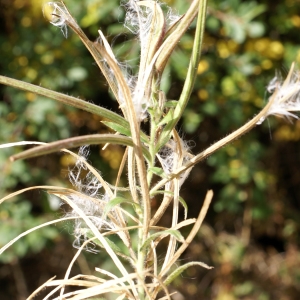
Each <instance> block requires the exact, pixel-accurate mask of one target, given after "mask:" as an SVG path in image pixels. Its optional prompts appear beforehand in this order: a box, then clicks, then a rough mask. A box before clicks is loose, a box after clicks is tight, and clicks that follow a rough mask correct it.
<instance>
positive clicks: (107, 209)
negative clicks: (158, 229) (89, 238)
mask: <svg viewBox="0 0 300 300" xmlns="http://www.w3.org/2000/svg"><path fill="white" fill-rule="evenodd" d="M121 203H128V204H132V205H133V206H134V207H137V208H138V209H140V205H138V204H137V203H135V202H133V201H130V200H128V199H125V198H123V197H116V198H114V199H112V200H110V201H109V202H107V204H106V205H105V207H104V212H103V218H105V217H106V215H107V214H108V213H109V212H110V211H111V210H112V209H113V208H114V207H115V206H116V205H118V204H121Z"/></svg>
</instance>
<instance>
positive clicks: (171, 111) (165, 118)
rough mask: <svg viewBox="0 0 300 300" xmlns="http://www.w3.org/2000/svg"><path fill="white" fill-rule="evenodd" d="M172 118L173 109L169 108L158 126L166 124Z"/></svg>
mask: <svg viewBox="0 0 300 300" xmlns="http://www.w3.org/2000/svg"><path fill="white" fill-rule="evenodd" d="M173 118H174V109H172V108H171V109H170V110H169V111H168V113H167V115H166V116H165V117H164V118H163V119H162V120H161V121H160V122H159V123H158V126H161V125H164V124H168V123H169V122H170V121H172V120H173Z"/></svg>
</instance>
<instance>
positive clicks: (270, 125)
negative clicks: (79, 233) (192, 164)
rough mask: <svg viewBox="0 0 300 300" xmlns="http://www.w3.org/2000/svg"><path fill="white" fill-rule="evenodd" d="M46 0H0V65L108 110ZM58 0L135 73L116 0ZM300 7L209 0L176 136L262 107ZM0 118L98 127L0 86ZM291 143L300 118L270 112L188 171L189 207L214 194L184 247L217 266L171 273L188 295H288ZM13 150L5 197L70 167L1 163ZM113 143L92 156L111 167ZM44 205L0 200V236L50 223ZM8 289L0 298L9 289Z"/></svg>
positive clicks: (8, 138) (199, 136)
mask: <svg viewBox="0 0 300 300" xmlns="http://www.w3.org/2000/svg"><path fill="white" fill-rule="evenodd" d="M42 2H46V1H37V0H27V1H24V0H14V1H5V0H0V5H1V7H3V9H2V10H1V11H0V15H1V19H3V20H4V24H5V26H4V27H3V28H2V31H1V34H0V53H1V58H2V59H1V62H0V72H1V74H3V75H6V76H11V77H13V78H16V79H20V80H24V81H27V82H31V83H35V84H39V85H42V86H44V87H47V88H51V89H54V90H57V91H60V92H64V93H67V94H72V95H75V96H79V97H81V98H82V99H87V100H89V101H93V102H94V103H97V104H100V105H102V106H104V107H108V108H110V109H114V110H116V111H117V110H118V108H117V107H116V103H115V102H114V100H112V99H110V98H109V95H108V92H107V91H106V89H107V87H106V85H105V82H104V78H103V76H102V75H101V74H100V72H99V70H98V68H97V67H96V65H95V64H94V63H93V60H92V58H91V57H90V56H89V55H88V53H87V51H86V50H85V48H84V46H83V45H82V44H81V43H80V41H79V40H78V39H77V37H75V36H74V35H72V33H69V34H68V38H67V39H65V38H64V36H63V34H62V32H61V31H60V30H59V29H58V28H55V27H53V26H51V25H49V23H48V22H47V21H46V20H45V19H44V18H43V15H42V11H41V5H42ZM65 3H66V5H67V6H68V7H69V10H70V11H71V13H72V14H73V16H74V17H75V18H76V19H77V20H78V21H79V24H80V25H81V26H82V27H83V29H84V30H85V31H86V32H87V34H88V35H89V37H90V38H91V39H96V38H97V36H98V33H97V30H98V29H99V28H101V30H102V31H103V32H104V33H105V34H106V35H107V36H108V39H109V41H110V42H111V43H112V44H113V48H114V50H115V53H116V56H117V57H118V58H121V59H125V58H126V59H127V60H128V65H129V66H131V67H132V69H133V72H134V66H135V65H136V64H137V63H138V55H139V48H138V42H137V41H136V40H135V38H134V37H133V36H132V35H131V34H130V32H129V31H128V30H127V29H125V28H124V27H123V25H122V20H123V18H124V10H123V8H122V7H120V6H119V1H117V0H110V1H106V0H86V1H76V0H66V1H65ZM166 3H167V4H168V5H170V6H172V7H173V8H174V9H175V10H177V11H178V13H179V14H182V13H184V12H185V10H186V9H187V7H188V4H189V2H188V1H182V0H169V1H166ZM299 9H300V5H299V3H297V1H292V0H285V1H275V2H274V1H270V0H262V1H242V0H214V1H210V2H209V8H208V17H207V31H206V34H205V42H204V47H203V55H202V59H201V62H200V64H199V67H198V74H199V78H198V80H197V82H196V86H195V91H194V93H193V95H192V97H191V101H190V103H189V105H188V107H187V109H186V111H185V114H184V116H183V120H182V122H181V124H180V128H182V132H183V135H185V138H186V139H188V140H189V139H190V140H194V141H195V146H194V148H193V149H192V151H193V152H194V153H196V152H199V151H201V150H203V149H205V147H207V146H208V145H210V144H212V143H213V142H215V141H217V140H218V139H220V138H221V137H223V136H225V135H226V134H228V133H229V132H231V131H233V130H235V129H237V128H238V127H239V126H241V125H243V124H244V123H245V122H246V121H247V120H248V119H250V118H251V117H252V116H253V115H255V114H256V113H257V112H258V111H259V109H260V108H262V107H263V105H264V104H265V103H266V101H267V99H268V95H267V93H266V88H265V87H266V86H267V84H268V82H269V81H270V80H271V79H272V77H273V76H274V74H275V70H276V69H279V70H280V71H281V72H283V73H284V74H285V73H286V70H288V69H289V67H290V65H291V63H292V62H293V61H296V63H298V64H299V63H300V38H299V29H300V16H299ZM194 28H195V27H194V25H193V24H192V25H191V27H190V30H189V32H188V34H187V35H186V36H185V37H184V38H183V39H182V40H181V41H180V43H179V44H178V47H177V50H176V52H175V54H174V56H173V57H172V58H171V60H170V64H169V65H168V66H167V70H168V74H166V75H165V77H164V78H163V82H164V89H165V91H167V92H168V98H170V99H177V98H178V95H179V93H180V89H181V87H182V81H183V79H184V78H185V76H186V71H187V66H188V61H189V54H190V52H191V48H192V43H193V33H194ZM0 128H1V130H0V142H1V143H7V142H16V141H22V140H38V141H44V142H49V141H54V140H57V139H62V138H66V137H70V136H76V135H79V134H82V133H84V132H87V133H94V132H102V131H104V130H106V129H105V128H104V126H103V125H101V123H100V120H99V119H97V118H91V116H90V115H89V114H87V113H83V112H79V111H76V110H75V109H71V108H69V107H65V106H63V105H61V104H58V103H56V102H54V101H52V100H49V99H45V98H42V97H40V96H35V95H33V94H30V93H24V92H22V91H18V90H13V89H9V88H5V87H1V102H0ZM299 140H300V123H299V122H295V123H294V124H289V123H287V122H286V121H285V120H280V119H275V118H274V117H271V118H269V122H265V123H264V124H263V125H261V126H259V127H257V128H256V129H254V130H253V131H252V132H250V133H249V134H247V135H246V136H244V137H242V138H241V139H239V140H237V141H235V142H234V143H233V144H231V145H229V146H227V147H225V148H223V149H221V150H220V151H219V152H218V153H216V154H214V155H213V156H212V157H210V158H209V159H208V160H207V161H206V162H205V163H202V164H201V165H200V166H197V167H196V168H195V170H194V171H193V172H192V174H191V179H190V181H188V182H187V183H186V184H185V185H186V189H185V190H186V191H185V192H184V193H185V195H184V198H185V200H186V202H187V203H188V205H189V212H191V214H192V212H193V211H198V209H196V208H197V207H198V206H199V205H200V204H199V202H201V201H202V200H201V199H202V195H203V194H204V192H205V190H206V189H207V188H213V189H214V191H215V197H214V205H213V208H212V210H213V211H211V212H210V215H209V216H208V219H207V220H206V221H207V225H206V226H205V228H204V229H203V230H202V231H201V233H199V242H198V244H197V243H195V245H194V246H192V247H191V250H189V252H188V253H187V254H186V258H188V259H191V258H192V257H195V256H197V258H198V259H199V258H200V260H202V259H203V260H204V261H205V262H209V263H210V264H212V265H214V266H215V271H212V272H211V273H209V274H207V272H206V271H205V272H204V271H203V270H200V271H198V269H196V270H194V271H193V270H191V271H190V270H189V271H187V272H188V273H187V274H186V276H185V277H188V280H186V279H185V278H182V279H181V281H180V282H179V281H178V282H177V283H175V284H176V285H177V286H178V287H179V288H180V289H181V291H182V293H183V294H184V296H185V297H186V299H200V298H201V297H205V299H217V300H225V299H226V300H228V299H229V300H231V299H261V300H264V299H298V298H297V295H299V294H300V290H299V286H300V274H299V269H300V254H299V253H300V252H299V241H300V239H299V222H298V220H299V217H300V214H299V211H300V200H299V199H300V192H299V191H298V187H299V184H300V173H299V166H300V159H299V155H300V148H299V146H298V144H299ZM20 150H21V148H9V149H1V151H0V170H1V173H0V182H1V190H0V195H1V196H4V195H6V194H7V193H9V192H12V191H16V190H18V189H20V188H24V187H28V186H32V185H39V184H51V183H53V182H56V183H57V182H60V183H59V184H60V185H66V184H68V183H67V180H66V178H65V177H66V175H65V173H66V172H65V171H61V170H66V169H67V166H68V163H69V162H70V160H69V157H68V156H66V155H56V156H50V157H42V158H39V159H37V160H30V161H25V162H24V161H20V162H15V163H13V164H10V163H9V162H8V157H9V156H10V155H12V154H14V153H16V152H19V151H20ZM122 151H123V149H122V148H121V147H117V146H115V147H111V148H108V149H107V150H105V151H100V149H98V148H97V149H93V152H92V155H91V160H92V162H93V164H95V165H96V167H97V168H98V169H100V170H101V171H102V172H103V173H105V174H106V175H107V176H108V177H109V176H110V175H111V174H113V172H114V170H115V169H116V168H117V167H118V166H119V163H120V160H121V157H122ZM195 198H196V201H195ZM30 203H31V204H30ZM153 205H155V204H153ZM197 205H198V206H197ZM194 206H195V210H194V209H193V207H194ZM51 211H52V209H51V208H50V204H49V203H48V197H46V196H44V195H39V196H38V200H33V199H32V198H30V196H27V194H24V195H21V196H18V197H17V198H15V199H14V202H9V203H7V204H2V205H1V207H0V221H1V227H0V237H1V239H0V245H3V244H4V243H6V242H7V241H8V240H9V239H11V238H13V237H15V236H16V235H18V234H19V233H20V232H22V231H24V230H26V229H28V228H30V227H32V226H35V225H37V224H40V223H43V222H45V221H47V220H48V219H49V213H50V212H51ZM35 212H38V213H35ZM57 232H58V230H57V229H56V228H55V227H54V228H48V229H46V228H45V229H43V230H41V231H37V232H36V233H32V234H31V235H29V236H28V237H26V238H25V239H23V240H21V241H19V242H18V243H17V244H16V245H15V246H14V247H13V248H12V249H11V251H9V252H7V254H6V255H5V256H1V258H0V259H1V262H11V261H13V260H14V259H16V258H17V257H23V256H24V255H26V254H30V253H32V252H37V251H40V250H42V248H43V246H44V245H46V244H47V241H49V240H52V241H53V242H54V241H55V238H56V236H57ZM293 266H294V267H293ZM0 268H1V267H0ZM0 274H1V272H0ZM211 274H212V275H211ZM190 277H195V278H197V280H195V281H192V280H190V279H189V278H190ZM0 280H1V278H0ZM28 280H29V279H28ZM197 281H198V282H197ZM28 284H29V283H28ZM295 295H296V296H295ZM7 297H8V298H3V299H11V298H9V297H13V298H15V297H16V296H15V295H14V296H9V295H8V296H7ZM247 297H248V298H247ZM284 297H285V298H284Z"/></svg>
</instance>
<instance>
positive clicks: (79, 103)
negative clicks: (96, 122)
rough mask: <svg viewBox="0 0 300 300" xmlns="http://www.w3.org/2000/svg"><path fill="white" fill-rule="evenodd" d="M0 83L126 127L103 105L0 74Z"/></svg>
mask: <svg viewBox="0 0 300 300" xmlns="http://www.w3.org/2000/svg"><path fill="white" fill-rule="evenodd" d="M0 83H2V84H5V85H8V86H11V87H14V88H17V89H20V90H23V91H26V92H31V93H34V94H37V95H41V96H45V97H47V98H50V99H53V100H56V101H59V102H61V103H64V104H67V105H70V106H73V107H76V108H79V109H82V110H85V111H87V112H90V113H92V114H94V115H98V116H101V117H103V118H106V119H109V120H111V121H113V122H115V123H117V124H120V125H122V126H124V127H128V126H129V125H128V122H127V121H126V120H125V119H124V118H123V117H122V116H120V115H118V114H116V113H114V112H112V111H110V110H108V109H106V108H103V107H100V106H98V105H95V104H92V103H89V102H87V101H84V100H81V99H78V98H75V97H72V96H69V95H65V94H62V93H58V92H55V91H52V90H49V89H46V88H43V87H40V86H37V85H34V84H31V83H27V82H24V81H20V80H16V79H13V78H8V77H5V76H0Z"/></svg>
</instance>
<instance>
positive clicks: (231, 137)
mask: <svg viewBox="0 0 300 300" xmlns="http://www.w3.org/2000/svg"><path fill="white" fill-rule="evenodd" d="M276 94H277V93H274V94H273V96H272V98H271V99H270V101H269V102H268V104H267V105H266V106H265V107H264V108H263V110H262V111H261V112H260V113H259V114H258V115H256V116H255V117H254V118H253V119H252V120H250V121H249V122H247V123H246V124H245V125H243V126H242V127H240V128H239V129H237V130H236V131H234V132H232V133H231V134H229V135H228V136H226V137H224V138H223V139H221V140H220V141H218V142H216V143H215V144H213V145H212V146H210V147H208V148H207V149H205V150H204V151H202V152H201V153H199V154H198V155H196V156H194V157H193V158H192V159H191V160H190V161H189V162H188V163H187V164H185V165H183V166H182V167H180V168H178V169H177V170H176V171H174V172H173V173H172V174H170V175H169V176H168V178H164V179H162V180H161V181H160V182H158V183H157V184H156V185H155V186H154V187H153V188H152V189H151V190H150V194H152V193H153V192H155V191H157V190H158V189H160V188H161V187H162V186H164V185H165V184H166V183H167V182H169V181H171V180H172V179H173V178H175V177H178V176H179V175H180V174H182V173H183V172H185V171H186V170H188V169H190V168H192V167H193V166H194V165H196V164H197V163H199V162H200V161H202V160H204V159H206V158H207V157H208V156H210V155H212V154H213V153H214V152H216V151H217V150H219V149H220V148H222V147H224V146H225V145H227V144H229V143H231V142H232V141H234V140H236V139H238V138H239V137H241V136H242V135H244V134H245V133H247V132H248V131H250V130H251V129H252V128H254V127H255V126H256V125H257V124H258V123H259V122H260V121H261V119H262V118H264V117H265V116H267V114H268V111H269V108H270V107H271V105H272V103H273V101H274V99H275V97H276Z"/></svg>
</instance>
